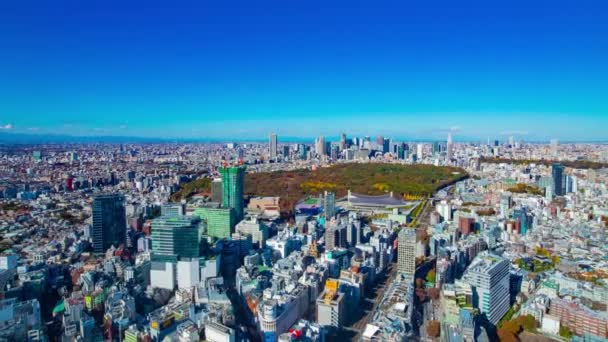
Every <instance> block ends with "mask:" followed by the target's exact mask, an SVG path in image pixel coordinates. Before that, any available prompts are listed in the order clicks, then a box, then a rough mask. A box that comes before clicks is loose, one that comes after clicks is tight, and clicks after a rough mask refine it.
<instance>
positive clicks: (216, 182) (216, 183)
mask: <svg viewBox="0 0 608 342" xmlns="http://www.w3.org/2000/svg"><path fill="white" fill-rule="evenodd" d="M222 192H223V191H222V179H221V178H214V179H213V181H212V182H211V201H213V202H217V203H222Z"/></svg>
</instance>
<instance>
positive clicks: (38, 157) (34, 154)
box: [32, 151, 42, 161]
mask: <svg viewBox="0 0 608 342" xmlns="http://www.w3.org/2000/svg"><path fill="white" fill-rule="evenodd" d="M32 158H33V159H34V160H35V161H40V160H42V152H40V151H34V152H32Z"/></svg>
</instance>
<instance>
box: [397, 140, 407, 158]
mask: <svg viewBox="0 0 608 342" xmlns="http://www.w3.org/2000/svg"><path fill="white" fill-rule="evenodd" d="M397 159H400V160H403V159H405V146H403V144H401V145H399V146H397Z"/></svg>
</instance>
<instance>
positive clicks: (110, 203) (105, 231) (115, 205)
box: [91, 194, 127, 253]
mask: <svg viewBox="0 0 608 342" xmlns="http://www.w3.org/2000/svg"><path fill="white" fill-rule="evenodd" d="M124 201H125V198H124V196H123V195H120V194H108V195H99V196H96V197H95V198H94V199H93V205H92V207H93V215H92V216H93V225H92V226H91V236H92V238H93V250H94V251H95V253H104V252H105V251H106V250H107V249H108V248H110V247H111V246H115V247H118V246H119V245H121V244H124V243H125V240H126V233H127V217H126V212H125V204H124Z"/></svg>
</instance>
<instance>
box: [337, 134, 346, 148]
mask: <svg viewBox="0 0 608 342" xmlns="http://www.w3.org/2000/svg"><path fill="white" fill-rule="evenodd" d="M339 147H340V151H344V150H345V149H346V134H345V133H342V134H341V135H340V145H339Z"/></svg>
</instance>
